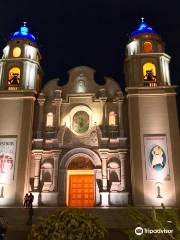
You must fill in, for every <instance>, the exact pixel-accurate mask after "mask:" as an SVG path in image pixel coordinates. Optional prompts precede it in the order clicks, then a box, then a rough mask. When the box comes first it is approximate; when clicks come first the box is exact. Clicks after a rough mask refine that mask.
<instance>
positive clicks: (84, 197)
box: [68, 171, 94, 207]
mask: <svg viewBox="0 0 180 240" xmlns="http://www.w3.org/2000/svg"><path fill="white" fill-rule="evenodd" d="M78 172H79V171H77V174H76V171H74V172H73V174H71V173H70V174H69V201H68V206H69V207H93V206H94V174H88V173H86V171H82V172H80V174H78Z"/></svg>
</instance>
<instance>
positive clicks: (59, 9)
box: [0, 0, 180, 87]
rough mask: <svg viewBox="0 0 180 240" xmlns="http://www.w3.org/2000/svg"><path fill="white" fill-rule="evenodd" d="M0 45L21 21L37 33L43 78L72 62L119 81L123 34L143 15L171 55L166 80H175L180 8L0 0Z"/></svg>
mask: <svg viewBox="0 0 180 240" xmlns="http://www.w3.org/2000/svg"><path fill="white" fill-rule="evenodd" d="M0 10H1V11H0V48H1V50H2V48H3V46H5V44H6V42H5V39H6V38H7V37H9V35H10V33H13V32H15V31H17V30H18V29H19V27H20V25H21V22H23V21H27V22H28V27H29V28H30V31H31V33H33V34H34V35H35V36H37V37H38V44H39V47H40V51H41V54H42V57H43V60H42V67H43V70H44V73H45V75H44V80H43V81H44V82H45V81H47V80H48V79H51V78H56V77H59V78H60V79H61V80H62V81H63V82H64V81H66V79H67V75H66V72H67V70H69V69H70V68H72V67H75V66H78V65H88V66H92V67H94V68H95V69H96V71H97V74H96V78H97V80H98V81H99V82H102V79H103V76H111V77H113V78H115V79H116V80H117V81H118V82H119V83H120V85H121V86H122V87H123V86H124V76H123V61H124V53H125V45H126V43H127V42H128V34H130V33H131V32H132V31H133V30H135V29H136V28H137V26H138V24H139V21H140V18H141V17H142V16H143V17H144V18H145V22H147V23H148V24H149V25H150V26H151V27H153V28H154V29H155V30H156V32H158V33H159V34H160V35H161V36H162V38H163V40H164V41H165V43H166V52H167V53H168V54H170V55H171V56H172V61H171V69H170V70H171V79H172V83H173V84H178V85H180V84H179V71H178V70H179V68H180V47H179V37H180V17H179V16H180V11H179V6H178V0H176V1H162V0H156V1H151V0H148V1H127V0H126V1H122V0H59V1H53V0H51V1H50V0H49V1H47V0H44V1H41V0H36V1H34V0H29V1H27V0H24V1H20V0H19V1H18V0H14V1H11V0H6V1H4V0H2V1H1V4H0Z"/></svg>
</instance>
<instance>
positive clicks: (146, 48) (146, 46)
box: [143, 42, 152, 53]
mask: <svg viewBox="0 0 180 240" xmlns="http://www.w3.org/2000/svg"><path fill="white" fill-rule="evenodd" d="M143 48H144V52H145V53H149V52H152V43H151V42H144V46H143Z"/></svg>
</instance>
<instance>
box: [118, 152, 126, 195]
mask: <svg viewBox="0 0 180 240" xmlns="http://www.w3.org/2000/svg"><path fill="white" fill-rule="evenodd" d="M119 158H120V162H121V190H122V191H126V190H127V189H126V167H125V164H126V163H125V158H126V153H119Z"/></svg>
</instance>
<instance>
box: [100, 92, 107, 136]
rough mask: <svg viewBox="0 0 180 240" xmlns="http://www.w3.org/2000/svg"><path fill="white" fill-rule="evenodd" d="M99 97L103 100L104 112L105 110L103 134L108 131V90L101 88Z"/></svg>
mask: <svg viewBox="0 0 180 240" xmlns="http://www.w3.org/2000/svg"><path fill="white" fill-rule="evenodd" d="M99 99H100V100H101V104H102V112H103V118H102V125H103V135H104V134H105V133H106V121H107V112H106V101H107V96H106V90H105V89H104V88H102V89H100V90H99Z"/></svg>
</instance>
